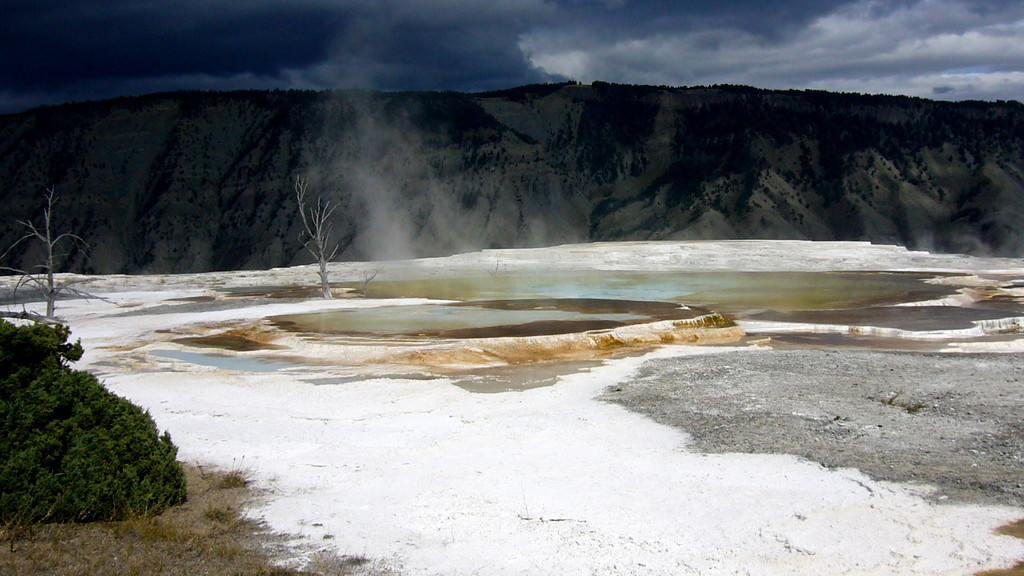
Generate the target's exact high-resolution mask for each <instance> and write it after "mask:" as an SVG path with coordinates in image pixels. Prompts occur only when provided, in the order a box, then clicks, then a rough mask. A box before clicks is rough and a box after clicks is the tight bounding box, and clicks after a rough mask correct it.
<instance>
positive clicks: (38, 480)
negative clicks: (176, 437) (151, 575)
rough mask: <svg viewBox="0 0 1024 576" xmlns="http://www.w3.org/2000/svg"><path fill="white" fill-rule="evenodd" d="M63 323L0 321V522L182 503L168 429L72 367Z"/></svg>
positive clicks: (117, 515)
mask: <svg viewBox="0 0 1024 576" xmlns="http://www.w3.org/2000/svg"><path fill="white" fill-rule="evenodd" d="M69 335H70V331H69V330H68V328H67V327H65V326H62V325H57V326H50V325H45V324H38V323H37V324H32V325H28V326H15V325H13V324H11V323H9V322H6V321H2V320H0V524H6V525H11V524H12V523H14V524H22V525H24V524H31V523H38V522H68V521H71V522H84V521H92V520H117V519H124V518H128V517H131V516H134V515H143V514H149V513H157V512H160V511H161V510H163V509H165V508H167V507H168V506H173V505H176V504H180V503H181V502H184V500H185V489H186V485H185V474H184V471H183V470H182V468H181V465H180V464H179V463H178V462H177V461H176V460H175V457H176V455H177V448H175V446H174V445H173V444H172V443H171V439H170V436H169V435H168V434H167V433H164V434H162V435H161V434H159V433H158V431H157V428H156V425H155V424H154V422H153V419H152V418H151V417H150V416H149V415H148V414H147V413H145V412H143V411H142V410H141V409H140V408H139V407H137V406H135V405H134V404H132V403H130V402H128V401H127V400H125V399H124V398H121V397H119V396H116V395H114V394H112V393H111V392H109V391H108V390H107V389H106V388H104V387H103V386H102V385H101V384H100V383H99V382H98V381H97V380H96V378H95V377H94V376H92V375H91V374H89V373H87V372H81V371H77V370H72V369H71V368H70V367H69V364H70V363H71V362H74V361H76V360H78V359H79V358H80V357H81V355H82V346H81V344H80V343H78V342H75V343H69V342H68V336H69Z"/></svg>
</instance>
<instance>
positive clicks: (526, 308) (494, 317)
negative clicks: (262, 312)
mask: <svg viewBox="0 0 1024 576" xmlns="http://www.w3.org/2000/svg"><path fill="white" fill-rule="evenodd" d="M701 313H703V312H702V311H697V310H693V309H687V308H683V307H681V306H680V305H679V304H674V303H671V302H637V301H622V300H605V299H591V300H588V299H582V298H569V299H555V298H536V299H519V300H484V301H474V302H461V303H456V304H424V305H416V306H402V307H400V308H391V307H382V308H355V309H345V310H332V311H328V312H315V313H309V314H291V315H283V316H273V317H271V318H270V319H269V320H270V321H271V322H272V323H273V324H274V325H275V326H277V327H279V328H282V329H285V330H289V331H295V332H307V333H309V332H311V333H317V334H344V335H348V336H365V337H376V338H381V337H419V338H429V339H437V338H444V339H466V338H497V337H508V336H519V337H524V336H545V335H558V334H573V333H577V332H585V331H588V330H600V329H609V328H616V327H620V326H627V325H631V324H641V323H646V322H654V321H656V320H669V319H671V320H682V319H689V318H693V317H695V316H697V315H699V314H701Z"/></svg>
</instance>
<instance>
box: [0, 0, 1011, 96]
mask: <svg viewBox="0 0 1024 576" xmlns="http://www.w3.org/2000/svg"><path fill="white" fill-rule="evenodd" d="M0 7H2V11H0V111H7V112H9V111H18V110H23V109H25V108H28V107H31V106H35V105H38V104H49V103H58V102H63V101H68V100H83V99H96V98H107V97H113V96H120V95H132V94H141V93H147V92H156V91H164V90H176V89H210V90H221V89H237V88H314V89H321V88H344V87H362V88H379V89H386V90H422V89H429V90H459V91H479V90H490V89H496V88H509V87H513V86H517V85H521V84H526V83H532V82H551V81H559V80H565V79H571V80H578V81H581V82H590V81H593V80H604V81H608V82H620V83H631V84H667V85H674V86H693V85H708V84H719V83H729V84H746V85H752V86H757V87H762V88H814V89H824V90H838V91H848V92H862V93H887V94H907V95H914V96H924V97H929V98H942V99H951V100H963V99H985V100H994V99H1013V100H1024V1H1022V0H821V1H815V0H795V1H780V0H736V1H731V2H704V1H696V0H675V1H660V0H646V1H645V0H480V1H476V0H472V1H471V0H173V1H171V0H0Z"/></svg>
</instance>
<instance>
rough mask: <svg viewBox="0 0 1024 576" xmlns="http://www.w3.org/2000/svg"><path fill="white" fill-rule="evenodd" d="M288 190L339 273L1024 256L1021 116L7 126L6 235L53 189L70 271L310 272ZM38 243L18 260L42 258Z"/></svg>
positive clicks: (532, 93)
mask: <svg viewBox="0 0 1024 576" xmlns="http://www.w3.org/2000/svg"><path fill="white" fill-rule="evenodd" d="M296 176H302V177H305V178H308V179H309V182H310V189H311V190H313V191H316V192H319V193H322V194H323V195H324V196H326V197H329V198H330V199H332V200H334V201H336V202H338V203H339V205H340V209H339V212H338V214H339V218H338V219H337V221H336V223H335V230H334V234H335V237H337V238H339V239H340V240H341V242H342V246H343V256H342V257H343V258H344V259H368V258H373V259H382V258H399V257H409V256H425V255H437V254H445V253H452V252H457V251H464V250H471V249H478V248H486V247H492V246H529V245H541V244H552V243H563V242H577V241H587V240H623V239H672V238H807V239H817V240H832V239H860V240H871V241H875V242H883V243H900V244H905V245H908V246H910V247H914V248H927V249H933V250H948V251H969V252H990V253H995V254H1002V255H1009V254H1020V253H1021V249H1022V247H1024V242H1022V239H1024V236H1022V233H1024V229H1022V227H1024V224H1022V222H1024V219H1022V218H1021V216H1022V215H1024V106H1022V105H1021V104H1020V103H1016V102H1010V103H1006V102H1002V103H945V102H932V101H927V100H920V99H910V98H902V97H881V96H860V95H844V94H829V93H822V92H794V91H790V92H777V91H775V92H773V91H760V90H754V89H750V88H742V87H717V88H691V89H684V88H663V87H641V86H618V85H609V84H600V83H597V84H595V85H593V86H580V85H572V84H567V85H539V86H527V87H522V88H517V89H513V90H507V91H501V92H493V93H485V94H458V93H432V92H431V93H373V92H303V91H250V92H230V93H170V94H157V95H151V96H144V97H138V98H123V99H117V100H111V101H104V102H91V103H81V104H69V105H64V106H58V107H47V108H41V109H37V110H33V111H29V112H25V113H22V114H17V115H8V116H2V117H0V182H3V186H2V187H0V201H2V202H3V206H4V207H5V209H4V214H5V218H4V221H3V222H0V245H3V246H6V245H8V244H10V243H11V242H13V241H14V240H15V239H16V238H17V237H18V236H19V234H20V229H19V227H18V226H17V225H15V223H14V221H15V220H18V219H30V218H33V217H35V218H38V217H39V211H40V210H41V207H42V201H41V200H42V198H41V192H42V190H43V189H44V188H47V187H50V186H54V187H55V188H56V191H57V194H58V195H59V197H60V201H59V202H60V203H59V204H58V207H57V211H56V214H55V218H56V227H57V228H58V229H60V230H62V231H63V230H72V231H75V232H76V233H78V234H79V235H80V236H82V237H83V238H84V239H85V240H87V241H88V242H89V244H90V245H91V248H92V250H91V255H90V257H89V258H86V257H85V256H84V255H82V254H73V255H71V256H70V257H69V259H70V261H69V262H67V263H66V266H67V267H69V268H72V269H76V270H81V271H86V272H96V273H113V272H139V271H147V272H185V271H205V270H214V269H231V268H266V267H272V266H281V265H289V264H297V263H304V262H306V261H307V260H306V259H305V258H306V256H305V255H304V254H303V252H302V250H301V247H300V244H299V241H298V235H299V226H300V225H299V222H298V214H297V212H296V209H295V206H294V196H293V191H292V190H293V184H294V179H295V177H296ZM38 257H39V255H38V253H33V252H31V251H29V252H28V253H19V254H16V255H13V257H12V258H9V261H8V262H7V264H8V265H10V264H14V265H28V264H31V263H33V262H37V261H38Z"/></svg>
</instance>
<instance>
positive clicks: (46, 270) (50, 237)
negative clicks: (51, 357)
mask: <svg viewBox="0 0 1024 576" xmlns="http://www.w3.org/2000/svg"><path fill="white" fill-rule="evenodd" d="M53 190H54V189H53V188H48V189H47V190H46V193H45V194H43V196H44V197H45V198H46V208H44V209H43V224H42V227H38V226H36V225H35V223H34V222H32V221H30V220H19V221H18V224H21V225H22V226H24V227H25V229H26V230H27V232H26V233H25V235H24V236H22V237H21V238H19V239H18V241H17V242H15V243H14V244H11V246H10V247H9V248H7V250H6V251H5V252H4V253H3V256H0V259H2V258H4V257H6V256H7V255H8V254H10V252H11V251H12V250H14V248H15V247H17V246H18V245H20V244H21V243H23V242H29V241H32V240H38V241H39V242H42V244H43V248H44V250H46V254H45V256H44V260H43V263H42V264H38V265H36V266H33V267H31V268H29V269H28V270H22V269H19V268H9V267H7V266H0V270H5V271H7V272H13V273H14V274H19V275H21V278H20V279H19V280H18V282H17V284H16V285H15V292H17V290H18V289H19V288H21V287H23V286H31V287H33V288H35V289H37V290H39V291H40V292H41V293H42V295H43V298H45V300H46V316H45V318H46V319H50V320H52V319H53V318H54V315H53V314H54V310H55V309H56V303H57V298H58V297H59V296H60V295H61V294H64V293H71V294H75V295H78V296H82V297H84V298H88V297H91V295H89V294H86V293H85V292H81V291H79V290H76V289H75V288H74V286H73V284H74V283H73V282H57V281H56V280H55V279H54V277H53V274H54V270H53V261H54V250H55V249H57V248H58V246H59V245H61V244H68V243H70V244H72V245H74V246H77V247H78V248H79V249H81V250H88V248H89V245H88V244H86V242H85V241H84V240H82V239H81V238H80V237H79V236H77V235H75V234H71V233H68V232H65V233H63V234H57V235H54V232H53V230H52V228H51V222H52V216H53V205H54V204H56V202H57V199H56V197H55V194H54V191H53ZM64 255H66V254H58V256H64ZM25 314H28V313H23V314H22V315H21V317H25V316H24V315H25ZM29 315H30V316H38V315H32V314H29ZM8 317H10V316H8ZM27 319H31V318H27Z"/></svg>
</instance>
